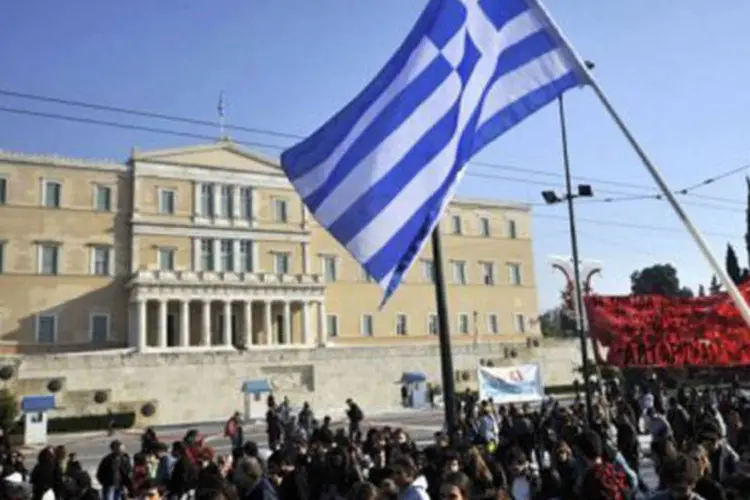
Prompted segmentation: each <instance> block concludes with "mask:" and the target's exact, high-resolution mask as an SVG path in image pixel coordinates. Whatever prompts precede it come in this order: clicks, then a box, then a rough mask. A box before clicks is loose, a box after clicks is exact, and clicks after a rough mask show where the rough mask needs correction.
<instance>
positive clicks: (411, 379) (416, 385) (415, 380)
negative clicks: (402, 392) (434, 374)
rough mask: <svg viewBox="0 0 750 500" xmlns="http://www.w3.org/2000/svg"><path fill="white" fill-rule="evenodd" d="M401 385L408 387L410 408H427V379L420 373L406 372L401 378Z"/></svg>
mask: <svg viewBox="0 0 750 500" xmlns="http://www.w3.org/2000/svg"><path fill="white" fill-rule="evenodd" d="M401 383H402V384H403V385H405V386H406V390H407V391H408V398H409V404H408V406H409V407H410V408H424V407H425V406H427V403H428V402H427V377H425V374H424V373H420V372H406V373H404V374H403V376H402V377H401Z"/></svg>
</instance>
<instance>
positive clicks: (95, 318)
mask: <svg viewBox="0 0 750 500" xmlns="http://www.w3.org/2000/svg"><path fill="white" fill-rule="evenodd" d="M89 336H90V337H91V342H93V343H94V344H106V343H107V341H109V314H103V313H94V314H92V315H91V316H90V318H89Z"/></svg>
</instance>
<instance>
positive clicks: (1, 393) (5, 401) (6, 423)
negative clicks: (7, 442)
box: [0, 388, 18, 436]
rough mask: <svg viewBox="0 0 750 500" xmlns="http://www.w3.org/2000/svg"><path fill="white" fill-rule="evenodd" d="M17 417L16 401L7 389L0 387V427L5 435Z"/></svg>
mask: <svg viewBox="0 0 750 500" xmlns="http://www.w3.org/2000/svg"><path fill="white" fill-rule="evenodd" d="M17 418H18V401H17V400H16V396H15V394H13V393H12V392H11V391H9V390H8V389H5V388H3V389H0V428H2V429H3V435H5V436H7V435H8V433H9V431H10V429H11V428H12V427H13V425H14V424H15V423H16V419H17Z"/></svg>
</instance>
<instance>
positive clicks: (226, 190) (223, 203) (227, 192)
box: [219, 185, 234, 219]
mask: <svg viewBox="0 0 750 500" xmlns="http://www.w3.org/2000/svg"><path fill="white" fill-rule="evenodd" d="M219 193H220V199H219V210H220V212H219V217H221V218H222V219H228V218H229V217H231V216H232V213H233V212H234V203H233V201H234V200H233V199H232V186H228V185H222V186H221V188H220V190H219Z"/></svg>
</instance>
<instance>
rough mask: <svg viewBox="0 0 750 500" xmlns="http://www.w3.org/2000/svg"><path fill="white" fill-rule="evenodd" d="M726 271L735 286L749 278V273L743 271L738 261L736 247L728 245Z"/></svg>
mask: <svg viewBox="0 0 750 500" xmlns="http://www.w3.org/2000/svg"><path fill="white" fill-rule="evenodd" d="M725 266H726V270H727V274H728V275H729V277H730V278H731V279H732V281H733V282H734V284H735V285H739V284H740V283H742V281H743V280H744V278H745V277H746V276H747V271H746V270H745V271H743V270H742V268H740V261H739V260H738V259H737V253H736V252H735V251H734V247H733V246H732V245H731V244H729V243H727V255H726V264H725Z"/></svg>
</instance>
